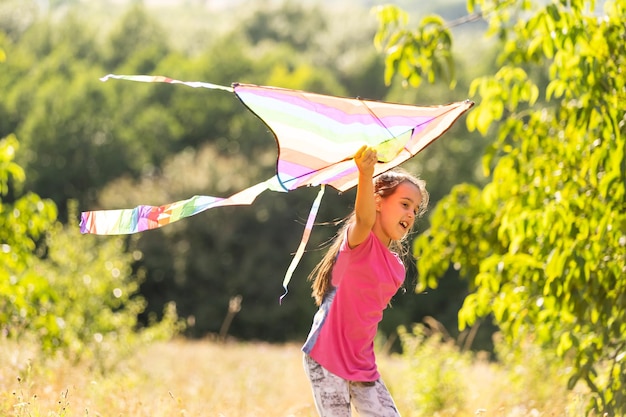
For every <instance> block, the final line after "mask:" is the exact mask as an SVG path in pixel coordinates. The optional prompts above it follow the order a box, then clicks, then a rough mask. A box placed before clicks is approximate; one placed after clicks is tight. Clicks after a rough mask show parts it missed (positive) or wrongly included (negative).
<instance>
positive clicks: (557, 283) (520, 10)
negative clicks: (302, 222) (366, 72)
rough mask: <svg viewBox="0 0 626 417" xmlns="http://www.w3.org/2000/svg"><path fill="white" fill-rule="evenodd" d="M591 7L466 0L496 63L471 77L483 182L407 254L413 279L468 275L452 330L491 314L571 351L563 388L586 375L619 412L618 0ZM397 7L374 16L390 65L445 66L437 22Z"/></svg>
mask: <svg viewBox="0 0 626 417" xmlns="http://www.w3.org/2000/svg"><path fill="white" fill-rule="evenodd" d="M602 6H603V7H602V8H600V7H596V4H595V3H594V2H586V1H552V2H548V3H541V4H538V5H537V4H533V3H531V2H526V1H523V2H515V1H511V2H491V1H483V0H480V1H474V0H470V1H468V9H469V11H470V12H474V11H475V10H478V13H480V15H481V16H482V17H483V18H484V19H486V20H487V22H488V31H487V34H488V35H497V37H498V39H499V43H500V48H501V49H500V50H501V52H500V54H499V57H498V60H499V62H500V63H501V66H500V68H499V69H498V70H497V71H496V72H495V73H494V74H492V75H489V76H485V77H479V78H477V79H476V80H474V82H473V83H472V86H471V88H470V96H471V97H477V100H476V101H477V102H478V105H477V106H476V108H475V109H474V110H473V111H472V112H471V113H470V114H469V115H468V117H467V125H468V128H469V129H470V130H477V131H479V132H480V133H482V134H483V135H487V134H489V132H490V131H491V132H493V133H494V134H495V137H496V139H495V142H494V144H493V146H491V147H490V149H488V151H487V152H486V154H485V158H484V167H485V169H486V171H487V172H488V173H489V174H491V181H490V182H489V183H488V184H487V185H486V186H485V187H484V188H482V189H480V188H478V187H476V186H472V185H468V184H462V185H459V186H456V187H455V188H454V189H453V190H452V192H451V193H450V195H449V196H447V197H446V198H444V199H443V200H442V201H441V202H440V203H439V204H438V205H437V207H436V208H435V210H434V211H433V213H432V216H431V228H430V229H429V230H428V231H427V233H425V234H423V235H422V236H420V237H419V238H418V239H417V240H416V243H415V251H416V253H419V256H420V258H419V262H418V270H419V274H420V282H421V283H422V287H426V286H429V287H436V286H437V280H438V278H439V277H440V276H441V275H442V274H443V273H444V272H445V271H446V270H447V269H448V268H449V267H450V266H453V267H454V268H456V269H459V270H460V273H461V274H462V275H463V276H464V277H466V278H467V279H469V280H470V282H471V286H472V288H473V289H474V291H473V292H472V294H470V295H469V296H467V297H466V299H465V303H464V306H463V308H462V309H461V311H460V313H459V318H460V322H461V326H465V325H470V324H472V323H473V322H474V321H475V320H477V319H478V318H479V317H483V316H486V315H488V314H493V316H494V317H495V320H496V321H497V323H498V325H499V326H500V328H501V329H502V331H503V332H504V333H505V334H506V335H507V336H508V338H509V339H510V340H511V341H513V340H514V339H516V338H525V337H532V338H533V339H534V340H536V341H537V342H539V343H541V344H542V345H543V346H544V347H546V348H548V349H552V350H554V351H556V352H557V354H559V356H560V357H562V358H569V359H571V361H572V363H573V366H572V368H571V369H572V373H571V378H570V380H569V387H570V388H572V387H573V386H574V385H575V384H576V383H577V382H579V381H584V383H586V384H587V386H588V387H589V388H590V389H591V390H592V392H593V394H594V395H593V399H592V402H591V403H590V405H589V406H590V409H595V410H596V411H597V412H601V413H602V412H606V413H609V414H610V415H623V414H624V413H626V394H625V393H626V359H625V358H626V342H625V340H624V334H626V190H625V188H626V159H625V155H624V152H625V149H626V139H625V138H626V116H625V112H624V110H625V108H626V105H625V103H626V74H624V68H625V67H626V38H624V27H626V2H625V1H623V0H615V1H607V2H604V3H603V4H602ZM398 16H401V13H400V12H399V11H398V10H397V9H393V8H389V9H384V12H382V14H381V18H382V20H381V22H382V23H381V24H382V26H381V31H380V32H379V34H380V36H381V37H383V38H385V39H389V41H388V43H387V44H386V45H387V50H388V51H390V53H389V55H388V61H387V63H388V68H389V71H390V74H396V73H398V74H400V76H402V77H403V78H405V79H407V80H408V81H410V82H411V83H412V84H414V85H417V84H419V82H420V81H419V79H418V78H420V79H421V77H423V76H432V77H434V78H436V77H437V76H440V75H441V74H442V73H443V74H444V75H447V74H452V72H451V71H449V70H448V68H449V67H450V66H451V65H452V63H450V62H446V60H447V59H448V57H449V51H450V45H451V36H450V33H449V28H447V27H446V25H445V23H443V22H441V21H437V20H436V19H430V20H427V21H425V22H423V23H422V25H420V26H419V27H418V28H417V29H416V30H414V31H411V30H407V29H405V27H404V26H402V25H401V24H399V22H401V20H398V18H397V17H398ZM431 22H435V23H436V26H435V27H434V31H432V32H430V29H429V28H432V27H430V26H429V24H430V23H431ZM425 34H429V36H425ZM431 40H432V42H429V41H431ZM415 51H419V52H420V56H419V59H417V58H416V57H415ZM442 60H443V63H442ZM444 64H445V65H444ZM388 79H389V77H388ZM491 171H492V172H491Z"/></svg>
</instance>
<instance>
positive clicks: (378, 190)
mask: <svg viewBox="0 0 626 417" xmlns="http://www.w3.org/2000/svg"><path fill="white" fill-rule="evenodd" d="M404 182H410V183H411V184H413V185H415V186H416V187H417V189H418V190H419V192H420V195H421V197H422V200H421V202H420V205H419V208H418V212H417V215H416V217H421V216H422V215H423V214H424V213H425V212H426V209H427V207H428V200H429V195H428V191H426V183H425V182H424V181H423V180H421V179H419V178H416V177H415V176H413V175H411V174H410V173H408V172H406V171H404V170H402V169H398V168H396V169H394V170H392V171H387V172H385V173H382V174H380V175H379V176H377V177H375V178H374V194H378V195H379V196H381V197H382V198H386V197H388V196H390V195H391V194H393V193H394V192H395V191H396V188H397V187H398V186H399V185H400V184H402V183H404ZM354 219H355V212H354V211H353V212H352V213H351V214H350V215H349V216H348V217H346V218H345V219H344V220H342V221H341V222H340V223H343V225H342V227H341V228H340V229H339V231H338V232H337V234H336V235H335V238H334V239H333V241H332V243H331V244H330V247H329V248H328V251H327V252H326V255H324V257H323V258H322V260H321V261H320V262H319V263H318V264H317V266H316V267H315V268H313V271H311V273H310V274H309V278H308V279H309V280H310V281H313V284H312V285H311V288H312V289H313V293H312V296H313V298H314V299H315V303H316V304H317V305H318V306H319V305H320V304H322V301H323V300H324V297H325V296H326V294H327V293H328V292H329V291H330V290H331V287H332V285H331V276H332V269H333V266H334V265H335V260H336V259H337V254H338V253H339V248H340V247H341V243H342V241H343V239H344V237H345V234H346V230H347V229H348V227H350V225H351V224H352V223H353V222H354ZM405 237H406V235H405ZM403 241H404V238H403V240H402V241H392V242H391V246H390V249H391V250H392V251H394V252H396V253H398V254H400V255H402V256H405V255H406V254H407V252H408V251H407V250H406V249H405V247H404V245H403Z"/></svg>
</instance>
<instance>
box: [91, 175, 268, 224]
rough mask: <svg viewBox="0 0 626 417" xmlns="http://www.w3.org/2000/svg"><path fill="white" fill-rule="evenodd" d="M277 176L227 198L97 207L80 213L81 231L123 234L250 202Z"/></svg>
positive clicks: (200, 197) (197, 198)
mask: <svg viewBox="0 0 626 417" xmlns="http://www.w3.org/2000/svg"><path fill="white" fill-rule="evenodd" d="M277 182H278V181H277V179H276V177H272V178H270V179H269V180H267V181H264V182H261V183H259V184H256V185H253V186H252V187H249V188H246V189H245V190H243V191H240V192H238V193H236V194H233V195H232V196H230V197H228V198H219V197H211V196H206V195H196V196H194V197H191V198H189V199H187V200H182V201H177V202H175V203H170V204H165V205H163V206H145V205H141V206H137V207H135V208H132V209H121V210H98V211H86V212H83V213H81V219H80V231H81V233H91V234H96V235H124V234H131V233H138V232H143V231H145V230H152V229H156V228H159V227H162V226H165V225H167V224H170V223H174V222H175V221H178V220H180V219H183V218H185V217H190V216H193V215H195V214H198V213H200V212H202V211H205V210H208V209H211V208H215V207H224V206H239V205H249V204H252V202H253V201H254V200H255V199H256V197H257V196H258V195H259V194H261V193H262V192H263V191H265V190H268V189H269V190H272V191H276V190H279V188H277V186H276V183H277Z"/></svg>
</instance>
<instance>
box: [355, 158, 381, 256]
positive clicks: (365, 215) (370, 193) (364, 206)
mask: <svg viewBox="0 0 626 417" xmlns="http://www.w3.org/2000/svg"><path fill="white" fill-rule="evenodd" d="M377 161H378V157H377V155H376V150H375V149H373V148H371V147H369V146H363V147H362V148H361V149H359V150H358V151H357V153H356V154H355V155H354V162H355V163H356V166H357V168H358V169H359V183H358V185H357V190H356V200H355V203H354V211H355V222H354V224H352V225H350V226H349V229H348V244H349V245H350V247H351V248H354V247H355V246H358V245H360V244H361V243H362V242H363V241H365V239H367V237H368V236H369V234H370V232H371V230H372V227H373V226H374V223H375V222H376V199H375V196H374V184H373V175H374V166H375V165H376V162H377Z"/></svg>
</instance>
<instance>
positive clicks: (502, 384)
mask: <svg viewBox="0 0 626 417" xmlns="http://www.w3.org/2000/svg"><path fill="white" fill-rule="evenodd" d="M440 353H441V354H440V355H439V356H440V357H434V356H433V357H432V360H437V361H438V362H437V366H443V364H444V363H445V361H446V356H445V355H447V353H446V351H445V349H442V350H441V351H440ZM464 363H465V364H464ZM440 364H441V365H440ZM92 365H93V364H90V363H88V362H87V361H85V362H81V363H79V364H72V363H69V362H68V361H67V360H65V359H63V358H56V359H51V360H50V359H48V360H46V359H42V358H40V357H39V356H38V355H37V352H36V351H34V350H29V349H28V348H27V347H25V346H24V344H22V345H16V344H15V343H13V342H9V341H6V340H4V339H0V415H2V416H15V417H17V416H20V417H21V416H29V417H43V416H46V417H57V416H103V417H104V416H106V417H109V416H111V417H117V416H129V417H142V416H146V417H148V416H149V417H161V416H163V417H165V416H167V417H174V416H203V417H205V416H206V417H210V416H215V417H222V416H223V417H244V416H245V417H250V416H260V417H266V416H271V417H287V416H293V417H308V416H311V417H313V416H316V415H317V414H316V412H315V408H314V405H313V402H312V399H311V394H310V388H309V384H308V381H307V380H306V378H305V376H304V371H303V368H302V356H301V352H300V347H299V345H295V344H286V345H270V344H265V343H243V342H239V343H236V342H227V343H218V342H215V341H208V340H203V341H186V340H174V341H171V342H167V343H158V344H154V345H150V346H146V347H145V348H144V349H142V351H140V352H136V353H135V354H133V355H132V356H131V357H130V358H128V359H126V360H124V361H122V362H120V363H119V364H118V367H117V370H116V371H115V372H110V373H108V374H106V375H102V374H100V373H99V372H98V371H95V369H97V367H96V366H92ZM411 366H415V364H413V365H409V361H407V360H406V358H404V357H400V356H397V355H396V356H385V355H379V367H380V369H381V373H382V374H383V377H384V379H385V382H386V384H387V385H388V387H389V389H390V390H391V392H392V394H393V395H394V398H395V399H396V402H397V404H398V407H399V408H400V411H401V413H402V415H403V416H404V417H412V416H415V417H417V416H421V415H423V414H422V412H420V411H419V406H420V404H416V403H415V398H416V397H415V392H416V391H415V390H419V389H420V386H422V385H420V384H421V383H422V381H423V383H424V384H428V383H429V381H427V380H425V379H424V378H425V377H419V378H416V376H415V375H416V374H415V373H414V370H413V369H412V368H411ZM455 367H457V368H461V369H457V371H458V375H460V376H461V379H462V381H460V382H461V383H462V386H463V392H462V393H461V394H462V397H463V401H462V407H458V404H459V403H455V404H456V406H455V407H448V408H445V405H444V408H443V409H440V410H439V411H437V412H436V413H434V415H437V416H459V417H462V416H474V415H480V416H483V417H487V416H503V417H518V416H520V417H521V416H533V417H539V416H568V417H569V416H582V415H583V413H582V411H581V410H582V409H584V407H582V406H580V407H579V406H578V405H577V404H578V402H579V401H578V400H579V399H580V394H572V393H567V392H564V391H563V390H562V389H561V388H559V387H557V386H554V390H553V392H551V393H550V395H549V396H548V397H549V398H551V399H550V400H548V401H547V402H546V401H541V402H538V401H535V400H534V399H532V398H528V395H530V394H532V390H531V392H527V393H526V394H525V395H521V394H520V392H519V391H520V390H519V389H514V387H513V386H511V385H510V383H509V382H508V381H509V379H508V376H507V374H506V372H505V370H504V369H503V368H502V367H501V366H499V365H496V364H493V363H488V362H486V361H481V360H477V359H475V358H474V359H472V360H471V361H467V362H455ZM538 377H539V378H542V379H543V381H544V382H547V384H546V386H550V384H549V381H550V375H539V376H538ZM426 378H428V377H426ZM410 387H413V388H412V389H413V391H411V389H409V388H410ZM424 388H426V387H425V385H424ZM526 391H528V390H527V389H526ZM451 395H456V394H454V393H452V394H451ZM429 415H433V414H429Z"/></svg>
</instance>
